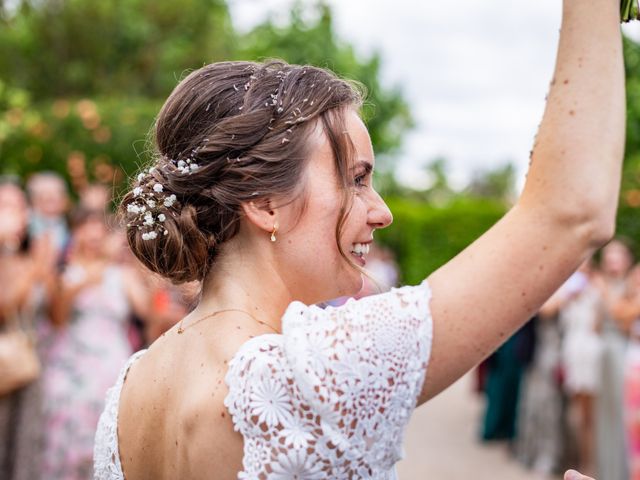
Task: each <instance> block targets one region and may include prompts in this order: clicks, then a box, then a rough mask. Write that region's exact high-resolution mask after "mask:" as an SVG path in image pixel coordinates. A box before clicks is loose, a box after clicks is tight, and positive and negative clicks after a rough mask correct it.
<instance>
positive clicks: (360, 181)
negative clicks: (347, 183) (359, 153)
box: [353, 173, 367, 187]
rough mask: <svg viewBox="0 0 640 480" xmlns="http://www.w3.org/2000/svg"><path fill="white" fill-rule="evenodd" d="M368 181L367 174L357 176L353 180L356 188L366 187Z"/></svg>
mask: <svg viewBox="0 0 640 480" xmlns="http://www.w3.org/2000/svg"><path fill="white" fill-rule="evenodd" d="M366 180H367V174H366V173H362V174H360V175H358V176H356V178H355V179H354V180H353V183H354V184H355V186H356V187H366V186H367V184H366Z"/></svg>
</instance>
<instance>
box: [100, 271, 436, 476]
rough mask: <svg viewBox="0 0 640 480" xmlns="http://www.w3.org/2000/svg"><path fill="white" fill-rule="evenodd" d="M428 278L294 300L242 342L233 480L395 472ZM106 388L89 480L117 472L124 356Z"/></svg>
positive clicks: (425, 335) (234, 400)
mask: <svg viewBox="0 0 640 480" xmlns="http://www.w3.org/2000/svg"><path fill="white" fill-rule="evenodd" d="M429 299H430V291H429V287H428V286H427V284H426V282H423V283H422V284H421V285H419V286H417V287H403V288H399V289H393V290H392V291H390V292H387V293H384V294H381V295H375V296H371V297H367V298H363V299H361V300H358V301H354V300H350V301H348V302H347V303H346V304H345V305H343V306H340V307H328V308H326V309H321V308H319V307H316V306H306V305H304V304H302V303H300V302H293V303H292V304H291V305H290V306H289V308H288V309H287V311H286V312H285V314H284V316H283V317H282V330H283V333H282V335H275V334H271V335H261V336H259V337H255V338H253V339H251V340H249V341H247V342H246V343H244V344H243V345H242V347H241V348H240V349H239V350H238V352H237V353H236V354H235V356H234V358H233V359H232V361H231V362H230V364H229V371H228V373H227V375H226V378H225V381H226V383H227V385H228V387H229V394H228V395H227V397H226V399H225V402H224V403H225V405H226V407H227V408H228V409H229V412H230V413H231V418H232V420H233V423H234V427H235V429H236V430H237V431H239V432H240V433H241V434H242V436H243V438H244V457H243V470H242V472H240V473H239V474H238V478H240V479H269V480H274V479H294V478H296V479H306V480H312V479H325V478H332V479H351V478H375V479H394V478H396V474H395V468H394V465H395V463H396V462H397V461H398V460H399V459H400V458H401V457H402V435H403V430H404V428H405V426H406V424H407V423H408V421H409V417H410V415H411V412H412V411H413V409H414V407H415V404H416V400H417V396H418V394H419V393H420V389H421V387H422V383H423V380H424V376H425V372H426V368H427V363H428V359H429V355H430V351H431V338H432V323H431V315H430V313H429ZM142 354H143V352H138V353H137V354H135V355H134V356H133V357H132V358H131V359H130V360H129V361H128V362H127V364H126V365H125V367H124V369H123V371H122V373H121V375H120V378H119V379H118V382H117V383H116V385H115V386H114V387H113V388H112V389H111V390H110V391H109V393H108V396H107V405H106V408H105V411H104V413H103V414H102V417H101V418H100V423H99V426H98V431H97V434H96V445H95V453H94V468H95V476H94V478H95V479H99V480H107V479H109V480H116V479H119V480H122V479H123V474H122V468H121V465H120V458H119V453H118V437H117V421H118V400H119V396H120V390H121V388H122V384H123V382H124V378H125V376H126V372H127V370H128V369H129V367H130V366H131V364H132V363H133V362H134V361H135V360H136V359H137V358H139V357H140V356H141V355H142Z"/></svg>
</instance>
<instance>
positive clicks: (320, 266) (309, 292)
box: [274, 110, 392, 303]
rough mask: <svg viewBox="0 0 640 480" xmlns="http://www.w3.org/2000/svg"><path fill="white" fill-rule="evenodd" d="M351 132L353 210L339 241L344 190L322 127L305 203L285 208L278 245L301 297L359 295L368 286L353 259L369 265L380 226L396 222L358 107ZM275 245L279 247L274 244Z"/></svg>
mask: <svg viewBox="0 0 640 480" xmlns="http://www.w3.org/2000/svg"><path fill="white" fill-rule="evenodd" d="M345 124H346V132H345V133H346V134H347V135H349V136H350V138H351V141H352V142H353V145H354V147H355V158H354V162H353V165H352V167H350V169H349V171H348V174H347V175H348V178H347V182H346V183H347V184H348V191H347V193H348V196H349V202H348V205H347V206H349V205H350V210H349V213H348V215H347V217H346V220H345V223H344V225H343V227H342V230H341V236H340V238H339V242H340V245H341V247H342V251H343V252H344V253H345V254H346V255H347V257H348V258H349V259H350V261H347V260H346V259H345V258H344V257H343V256H342V255H341V254H340V250H339V248H338V245H337V244H336V227H337V224H338V221H339V220H340V208H341V206H342V202H343V197H344V189H343V186H342V181H341V180H340V179H339V178H338V177H337V172H336V168H335V162H334V159H333V153H332V150H331V146H330V143H329V141H328V140H327V138H326V136H325V135H324V134H323V133H320V132H319V131H318V132H317V133H316V138H314V139H310V141H312V142H315V145H314V148H313V149H312V153H311V156H310V158H309V163H308V166H307V169H306V172H305V175H304V179H303V181H304V184H305V193H304V207H303V210H302V213H301V214H300V210H299V209H297V210H296V209H295V208H293V207H292V208H290V209H284V211H283V214H284V215H283V227H284V228H283V229H282V231H281V235H280V239H279V240H278V242H277V243H278V248H279V250H280V252H279V257H280V259H281V264H282V265H286V268H287V271H288V272H290V273H291V274H290V275H287V276H288V278H289V283H290V287H291V289H292V291H294V292H295V296H296V297H297V298H299V299H301V300H303V301H305V302H307V303H316V302H318V301H322V300H328V299H330V298H335V297H338V296H343V295H354V294H355V293H357V292H358V291H359V290H360V289H361V288H362V274H361V273H360V271H359V270H357V269H356V268H354V267H353V265H352V264H351V263H350V262H353V264H355V265H359V266H361V267H366V263H367V253H368V249H369V245H370V244H371V242H372V240H373V232H374V230H375V229H378V228H384V227H386V226H388V225H389V224H390V223H391V221H392V216H391V212H390V211H389V208H388V207H387V205H386V204H385V203H384V201H383V200H382V198H381V197H380V196H379V195H378V193H377V192H376V191H375V189H374V188H373V184H372V173H373V167H374V164H375V160H374V155H373V148H372V146H371V139H370V138H369V133H368V132H367V129H366V127H365V126H364V124H363V122H362V120H361V119H360V117H359V116H358V115H357V113H356V112H355V111H353V110H349V111H347V112H346V113H345ZM274 246H275V245H274Z"/></svg>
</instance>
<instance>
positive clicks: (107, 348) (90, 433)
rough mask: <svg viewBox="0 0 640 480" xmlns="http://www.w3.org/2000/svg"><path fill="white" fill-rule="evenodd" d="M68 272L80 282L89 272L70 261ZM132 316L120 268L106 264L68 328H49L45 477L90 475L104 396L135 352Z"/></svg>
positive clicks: (68, 478)
mask: <svg viewBox="0 0 640 480" xmlns="http://www.w3.org/2000/svg"><path fill="white" fill-rule="evenodd" d="M64 275H65V276H66V277H67V279H68V280H70V281H71V282H73V281H80V280H81V279H82V277H83V276H84V275H85V272H84V270H83V269H82V267H79V266H73V265H72V266H70V267H69V268H67V271H66V272H65V274H64ZM128 318H129V304H128V301H127V299H126V297H125V294H124V290H123V283H122V273H121V270H120V269H119V268H117V267H108V268H107V269H106V270H105V272H104V276H103V279H102V282H101V283H99V284H97V285H93V286H90V287H87V288H85V289H84V290H82V291H81V292H80V293H79V294H78V295H77V296H76V298H75V301H74V303H73V309H72V313H71V318H70V319H69V322H68V324H67V326H66V327H65V328H64V329H61V330H57V331H56V330H53V329H52V330H50V331H49V332H48V334H49V335H50V338H49V339H48V340H49V342H47V343H48V345H47V348H46V352H44V355H45V356H46V358H45V359H44V372H43V382H44V383H43V387H44V399H45V405H44V413H45V430H46V431H45V447H44V458H43V472H42V477H41V478H43V479H45V478H46V479H48V480H56V479H60V480H62V479H64V480H76V479H77V480H79V479H83V480H87V479H90V478H91V476H92V470H93V461H92V457H93V442H94V437H95V432H96V427H97V425H98V418H99V416H100V412H101V411H102V410H103V408H104V398H105V394H106V392H107V390H108V389H109V387H110V386H111V385H113V383H114V382H115V381H116V379H117V378H118V372H119V371H120V369H121V367H122V365H123V364H124V363H125V362H126V360H127V358H128V357H129V356H130V355H131V347H130V346H129V343H128V341H127V330H126V326H127V320H128Z"/></svg>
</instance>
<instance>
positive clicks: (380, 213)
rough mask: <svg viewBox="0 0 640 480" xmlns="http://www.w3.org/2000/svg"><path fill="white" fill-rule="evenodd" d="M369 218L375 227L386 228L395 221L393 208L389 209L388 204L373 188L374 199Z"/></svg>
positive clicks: (370, 223)
mask: <svg viewBox="0 0 640 480" xmlns="http://www.w3.org/2000/svg"><path fill="white" fill-rule="evenodd" d="M368 220H369V222H368V223H369V225H371V226H372V227H373V228H385V227H388V226H389V225H391V222H393V215H392V214H391V210H389V207H387V204H386V203H385V202H384V200H383V199H382V197H381V196H380V194H379V193H378V192H376V191H375V190H373V199H372V201H371V207H370V208H369V219H368Z"/></svg>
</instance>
